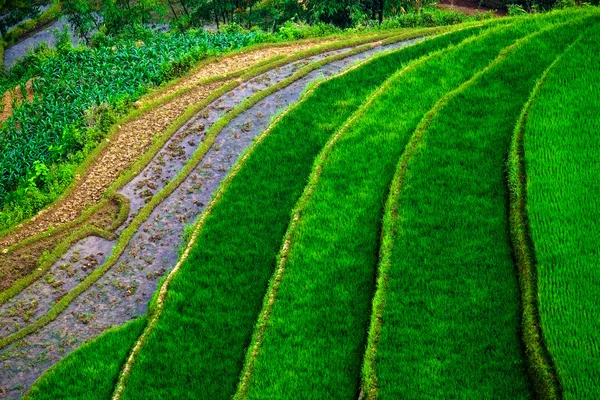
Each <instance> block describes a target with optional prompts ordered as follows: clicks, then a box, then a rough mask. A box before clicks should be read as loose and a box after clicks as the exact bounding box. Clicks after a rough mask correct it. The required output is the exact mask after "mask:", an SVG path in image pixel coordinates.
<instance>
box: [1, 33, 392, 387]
mask: <svg viewBox="0 0 600 400" xmlns="http://www.w3.org/2000/svg"><path fill="white" fill-rule="evenodd" d="M401 45H402V44H394V45H389V46H382V47H377V48H374V49H371V50H368V51H366V52H363V53H360V54H358V55H355V56H350V57H348V58H346V59H343V60H340V61H335V62H332V63H330V64H327V65H325V66H323V67H320V68H318V69H316V70H314V71H313V72H311V73H309V74H308V75H306V76H305V77H303V78H301V79H300V80H298V81H296V82H295V83H293V84H291V85H289V86H287V87H286V88H284V89H282V90H280V91H279V92H276V93H274V94H272V95H270V96H268V97H267V98H265V99H263V100H262V101H260V102H259V103H257V104H255V105H254V106H253V107H251V108H249V109H247V110H245V111H244V112H243V113H242V114H240V115H239V116H238V117H236V118H234V119H233V120H232V121H231V123H229V124H228V125H227V126H226V127H225V129H224V130H223V131H222V132H221V133H220V134H219V135H218V136H217V139H216V141H215V143H214V145H213V146H212V147H211V149H210V150H209V152H208V153H207V154H206V156H205V157H204V159H203V160H202V161H201V162H200V164H199V165H198V166H197V167H196V168H195V170H194V171H193V172H192V173H191V174H190V175H189V176H188V177H187V178H186V179H185V181H184V182H183V183H182V184H181V185H180V186H179V187H178V188H177V189H176V190H175V191H174V192H173V193H171V195H170V196H168V197H167V198H166V199H165V200H164V201H163V202H162V203H161V204H160V205H159V206H158V207H157V208H156V209H155V210H154V211H153V212H152V214H151V215H150V217H149V218H148V219H147V220H146V221H145V222H144V223H143V225H142V226H141V227H140V229H139V230H138V232H137V233H136V234H135V235H134V237H133V238H132V240H131V241H130V242H129V244H128V246H127V248H126V251H125V253H124V254H123V255H122V256H121V258H120V259H119V262H118V263H117V265H116V266H115V267H114V268H112V269H111V270H109V271H108V272H107V273H106V274H105V275H104V276H103V277H102V278H100V280H98V281H97V282H96V283H95V284H94V285H92V287H90V288H89V289H88V290H87V291H85V292H84V293H83V294H82V295H81V296H79V297H78V298H77V299H76V300H75V301H73V302H72V303H71V304H70V306H69V307H68V309H67V310H65V312H63V313H62V314H60V315H59V317H58V318H57V319H55V320H54V321H53V322H51V323H49V324H48V325H46V326H45V327H43V328H42V329H41V330H39V331H38V332H36V333H35V334H33V335H30V336H29V337H27V338H25V339H22V340H20V341H17V342H16V343H14V344H12V345H10V346H9V347H7V348H5V349H2V350H1V351H0V370H2V371H3V374H2V377H1V378H0V393H3V390H4V391H5V392H4V393H6V396H5V398H18V397H19V396H20V395H21V394H22V393H23V392H24V391H26V389H27V388H29V387H30V386H31V384H32V383H33V382H34V380H35V379H37V377H39V376H40V374H41V373H42V372H43V371H45V370H46V369H47V368H48V367H50V366H51V365H53V364H55V363H56V362H57V361H59V360H60V359H61V358H62V357H64V356H65V355H66V354H68V353H70V352H71V351H72V350H74V349H75V348H77V347H78V346H79V345H80V344H81V343H82V342H84V341H87V340H90V339H92V338H94V337H96V336H98V335H99V334H100V333H102V332H103V331H105V330H106V329H107V328H109V327H111V326H114V325H121V324H123V323H125V322H127V321H129V320H130V319H132V318H135V317H137V316H139V315H142V314H144V313H145V312H146V307H147V302H148V300H149V299H150V297H151V296H152V294H153V293H154V291H155V290H156V287H157V279H158V278H159V277H161V276H162V275H164V274H165V273H166V272H167V271H168V270H170V269H171V268H172V267H173V265H174V264H175V263H176V262H177V259H178V248H179V246H180V245H181V244H182V242H181V236H182V233H183V230H184V227H185V224H186V223H188V222H192V221H193V220H194V219H195V218H197V217H198V216H199V215H200V214H201V213H202V211H203V210H204V207H205V204H207V203H208V202H209V200H210V198H211V197H212V195H213V193H214V192H215V190H216V189H217V188H218V186H219V184H220V182H221V181H222V180H223V179H224V177H225V176H226V175H227V173H228V171H229V169H230V168H231V167H232V166H233V165H234V164H235V162H236V161H237V159H238V157H239V156H240V155H241V154H242V153H243V151H244V150H245V149H246V148H247V147H248V146H249V145H250V144H251V143H252V141H253V140H254V138H255V137H256V136H257V135H258V134H259V133H260V132H262V131H263V130H264V129H265V128H266V126H267V125H268V124H269V121H270V120H271V118H272V117H273V116H274V115H276V114H277V113H279V112H280V111H281V110H282V109H284V108H286V107H288V106H289V105H290V104H292V103H294V102H296V101H297V100H298V98H299V97H300V95H301V93H302V92H303V91H304V88H305V87H306V85H307V84H308V83H309V82H311V81H313V80H314V79H317V78H319V77H320V76H330V75H333V74H336V73H338V72H340V71H343V70H344V69H345V68H347V67H348V66H349V65H351V64H352V63H353V62H356V61H359V60H361V59H364V58H366V57H368V56H370V55H372V54H374V53H378V52H381V51H384V50H387V49H392V48H397V47H399V46H401ZM342 51H343V50H342ZM339 52H341V51H336V52H330V53H329V54H325V55H320V56H315V57H311V58H310V59H308V60H302V61H299V62H296V63H293V64H290V65H287V66H284V67H282V68H277V69H275V70H272V71H269V72H267V73H265V74H263V75H261V76H258V77H256V78H254V79H252V80H250V81H249V82H247V83H245V84H243V85H240V86H239V87H238V88H236V89H234V90H232V91H231V92H229V93H227V94H225V95H224V96H222V97H220V98H219V99H217V100H216V101H214V102H213V103H211V104H210V105H209V106H208V107H206V108H205V109H204V110H202V111H200V112H199V113H198V114H197V115H196V116H195V117H193V118H192V119H191V120H190V121H188V123H187V124H185V125H184V126H183V127H182V128H181V129H180V130H179V131H178V132H177V133H176V134H175V135H174V137H173V138H172V139H171V140H170V141H169V143H167V144H166V145H165V147H164V148H163V149H162V150H161V152H159V153H158V154H157V155H156V156H155V158H154V159H153V161H152V162H151V163H150V164H149V165H148V166H147V168H146V169H145V170H144V171H143V172H142V173H141V174H140V175H139V176H138V177H137V178H136V179H134V180H133V181H132V182H130V183H129V184H128V185H126V186H125V187H124V188H123V190H121V193H122V194H124V195H125V196H127V197H129V198H130V200H131V203H132V207H131V215H135V214H136V213H137V212H138V211H139V210H140V208H141V207H143V205H144V204H145V201H146V199H147V198H148V196H151V195H150V194H149V193H148V190H150V192H151V193H154V192H155V191H158V190H160V188H161V187H163V186H164V185H165V184H166V183H167V182H168V181H169V180H170V179H171V178H172V177H173V174H174V173H176V172H177V171H178V169H179V168H180V166H181V165H182V164H183V163H185V162H186V160H188V159H189V157H190V154H191V152H193V150H194V149H195V148H196V147H197V146H198V144H199V143H201V142H202V140H203V137H204V132H205V131H206V130H207V129H209V127H210V126H211V125H212V124H214V123H215V122H216V121H217V120H218V119H219V118H220V116H222V115H223V114H224V113H225V112H227V111H228V110H229V109H231V108H232V107H234V106H235V105H238V104H241V103H242V102H243V101H244V100H245V99H247V98H248V97H250V96H251V95H252V94H253V93H255V92H257V91H260V90H263V89H264V88H266V87H269V86H271V85H273V84H274V83H276V82H280V81H282V80H283V79H285V78H286V77H288V76H290V75H291V74H293V73H294V72H295V71H297V70H298V69H299V68H301V67H302V66H303V65H306V63H308V62H314V61H317V60H318V59H321V58H323V57H324V56H326V55H330V54H336V53H339ZM154 186H156V187H154ZM113 245H114V242H110V241H104V240H96V239H92V238H88V239H86V241H85V242H80V243H79V244H77V245H76V246H77V247H76V248H74V249H71V250H70V252H69V253H67V255H66V256H65V257H63V260H60V261H59V262H57V263H56V264H55V265H54V266H53V267H52V270H51V272H50V274H52V276H58V274H62V275H60V276H61V277H64V278H65V279H68V278H66V276H67V275H69V273H68V272H66V275H65V271H64V269H65V267H64V264H66V262H65V260H67V261H69V260H70V261H71V262H70V263H69V262H67V263H69V264H70V268H73V269H82V268H81V267H82V265H87V263H92V264H93V263H99V262H102V257H103V256H104V255H105V254H107V253H108V252H109V248H111V247H112V246H113ZM75 252H79V254H78V255H77V257H75V261H73V257H74V255H75ZM86 257H87V260H86ZM82 259H83V261H82ZM86 268H87V267H86ZM91 269H93V268H90V270H91ZM83 273H84V272H76V273H74V274H73V277H75V276H78V277H81V276H82V274H83ZM35 285H42V286H39V287H36V288H35V289H32V290H31V291H29V293H25V292H24V293H22V294H20V295H19V296H23V297H22V298H20V300H21V303H22V304H31V302H32V301H37V303H36V304H37V306H38V307H40V306H42V301H41V299H40V298H38V297H36V294H35V293H46V294H48V293H50V296H52V287H51V284H48V282H46V280H43V279H41V280H39V281H38V282H36V284H35ZM44 285H47V286H44ZM48 285H49V286H48ZM32 288H33V286H32ZM27 296H33V297H27ZM47 306H48V305H44V306H42V308H44V307H47ZM2 310H3V312H2V316H0V320H1V321H2V323H3V325H2V326H3V332H6V329H8V331H11V329H12V328H11V327H10V321H11V318H14V315H12V316H11V313H10V311H9V308H8V306H7V307H3V308H2ZM29 313H30V316H29V318H30V319H32V320H34V319H36V317H37V315H39V311H37V310H33V311H31V310H30V311H29ZM16 318H19V317H16ZM13 321H14V320H13ZM21 322H22V323H23V321H21Z"/></svg>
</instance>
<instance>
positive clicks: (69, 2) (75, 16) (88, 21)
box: [62, 0, 98, 44]
mask: <svg viewBox="0 0 600 400" xmlns="http://www.w3.org/2000/svg"><path fill="white" fill-rule="evenodd" d="M94 11H95V10H94V9H93V8H92V5H91V3H90V2H89V1H85V0H63V2H62V14H63V15H64V16H65V18H66V19H67V21H68V22H69V24H71V26H72V27H73V28H74V29H75V32H76V33H77V35H78V36H79V37H80V38H82V39H84V40H85V42H86V43H87V44H89V42H90V33H91V32H92V30H93V29H94V28H96V29H98V22H97V20H96V16H95V14H94Z"/></svg>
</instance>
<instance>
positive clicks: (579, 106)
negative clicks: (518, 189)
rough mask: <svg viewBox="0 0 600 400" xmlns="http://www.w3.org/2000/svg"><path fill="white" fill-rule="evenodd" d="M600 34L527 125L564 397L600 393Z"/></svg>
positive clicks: (534, 230)
mask: <svg viewBox="0 0 600 400" xmlns="http://www.w3.org/2000/svg"><path fill="white" fill-rule="evenodd" d="M599 35H600V26H598V25H596V26H595V27H594V28H592V29H590V30H589V31H588V32H586V34H585V36H584V37H583V38H582V40H581V41H580V42H579V43H577V44H576V45H575V46H573V47H572V48H571V49H570V50H569V52H568V53H566V54H565V57H563V58H562V59H561V61H560V62H559V63H557V64H556V65H555V66H554V68H553V69H552V70H551V71H550V73H549V75H548V78H547V80H546V82H545V83H544V85H543V86H542V87H541V90H540V91H539V93H538V96H537V98H536V100H535V101H534V103H533V105H532V108H531V110H530V112H529V114H528V118H527V124H526V127H525V141H524V149H525V163H526V176H527V214H528V217H529V222H530V227H531V234H532V239H533V244H534V248H535V254H536V256H537V275H538V282H539V288H538V290H539V306H540V314H541V319H542V329H543V333H544V338H545V340H546V343H547V345H548V349H549V351H550V354H551V355H552V357H553V359H554V362H555V364H556V367H557V370H558V375H559V379H560V381H561V384H562V387H563V390H564V396H565V398H567V399H582V398H590V399H592V398H600V364H599V360H600V343H599V342H598V332H599V331H600V313H599V310H598V307H597V305H598V299H600V258H599V256H600V253H599V248H600V245H599V243H600V224H599V221H600V200H599V198H598V193H600V180H599V179H598V177H599V176H600V158H599V150H600V142H599V140H598V134H599V133H600V115H599V114H598V110H599V109H600V96H599V93H600V45H599V43H598V39H597V38H598V37H599Z"/></svg>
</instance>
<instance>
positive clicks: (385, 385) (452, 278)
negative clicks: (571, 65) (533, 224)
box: [367, 14, 597, 399]
mask: <svg viewBox="0 0 600 400" xmlns="http://www.w3.org/2000/svg"><path fill="white" fill-rule="evenodd" d="M580 15H581V14H580ZM593 23H597V19H590V18H587V19H585V20H582V19H576V20H574V22H571V23H568V24H566V25H557V26H555V27H553V28H552V29H550V30H544V31H541V32H539V33H538V34H535V35H532V36H529V37H527V38H526V39H525V40H523V41H521V42H520V43H518V45H517V46H515V47H513V48H512V49H510V51H508V52H506V53H505V54H503V55H502V56H501V57H500V58H498V59H497V60H496V62H494V63H493V64H491V65H490V67H489V68H488V69H487V70H486V71H485V72H484V73H482V74H479V75H478V76H477V77H476V78H475V79H473V80H471V81H470V82H468V84H466V85H464V86H463V87H462V88H461V89H460V90H457V91H455V92H453V93H451V94H450V95H449V96H447V97H446V98H445V99H444V100H443V101H442V102H440V103H438V105H437V106H436V108H435V109H434V110H432V112H430V113H429V114H428V116H427V117H426V118H425V119H424V120H423V121H422V123H421V125H420V127H419V128H418V129H417V131H416V132H415V134H414V136H413V139H412V140H411V143H410V145H409V147H408V153H407V154H409V157H405V158H403V159H402V161H401V164H399V165H398V170H397V171H398V172H397V178H396V180H397V181H399V182H401V185H400V186H399V187H398V189H399V191H398V192H397V195H396V197H395V198H394V199H393V200H394V202H393V203H394V204H391V205H390V208H388V213H389V212H392V211H395V213H396V215H392V216H386V219H387V222H388V224H389V225H388V226H387V227H386V229H387V232H386V233H387V235H386V236H384V240H390V241H391V243H388V247H387V249H388V251H389V254H385V253H384V254H382V257H383V260H386V259H387V262H388V263H389V265H387V268H386V269H385V270H384V272H385V274H384V275H383V276H382V277H380V279H379V290H381V288H382V287H383V288H384V290H385V296H384V298H382V297H381V293H378V295H379V297H378V299H379V301H381V302H382V312H381V316H380V318H381V330H380V332H379V335H378V340H377V345H376V348H375V350H376V351H375V352H374V356H372V357H373V365H374V367H373V368H374V375H375V379H374V380H373V381H374V382H375V386H376V390H372V391H370V392H369V395H370V397H371V398H375V397H376V398H381V399H393V398H407V399H410V398H414V399H424V398H470V399H471V398H473V399H480V398H481V399H483V398H510V399H519V398H530V396H531V395H530V392H529V389H528V385H527V379H526V377H525V369H524V366H523V362H522V351H521V348H520V347H521V346H520V343H519V320H520V313H519V296H518V289H517V281H516V277H515V269H514V266H513V262H512V254H511V247H510V242H509V239H508V231H509V229H508V223H507V216H506V210H507V200H506V199H507V193H506V186H505V157H506V153H507V150H508V147H509V142H510V138H511V133H512V131H513V127H514V125H515V122H516V120H517V118H518V116H519V112H520V110H521V107H522V106H523V104H524V103H525V101H526V100H527V98H528V95H529V93H530V92H531V89H532V88H533V86H534V84H535V82H536V79H537V78H538V77H539V76H540V75H541V74H542V73H543V72H544V70H545V69H546V68H547V67H548V66H549V65H550V64H551V63H552V61H553V60H554V59H555V58H556V57H557V56H559V55H560V54H561V53H562V52H563V51H564V50H565V48H566V47H567V46H568V45H569V44H570V43H572V42H573V40H575V39H576V38H577V37H578V36H579V34H580V32H581V31H582V29H584V28H586V27H587V26H589V25H591V24H593ZM533 54H535V57H533V56H532V55H533ZM392 193H394V192H393V191H392ZM376 299H377V298H376ZM367 357H369V354H368V355H367Z"/></svg>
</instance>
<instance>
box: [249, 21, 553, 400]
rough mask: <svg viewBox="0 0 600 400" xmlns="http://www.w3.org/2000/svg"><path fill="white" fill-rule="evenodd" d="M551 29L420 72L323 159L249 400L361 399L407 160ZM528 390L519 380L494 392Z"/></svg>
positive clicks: (476, 44) (527, 24) (424, 64)
mask: <svg viewBox="0 0 600 400" xmlns="http://www.w3.org/2000/svg"><path fill="white" fill-rule="evenodd" d="M544 21H545V20H544V19H529V20H524V21H521V22H518V23H515V24H513V25H509V26H506V27H499V28H496V29H493V30H489V31H486V32H484V33H482V34H481V35H479V36H475V37H473V38H470V39H468V40H466V41H464V42H463V43H461V44H460V45H458V46H456V47H452V48H449V49H446V50H443V51H441V52H440V53H437V54H434V55H433V56H431V57H427V58H425V59H422V60H419V61H417V62H415V63H414V64H411V65H410V66H408V67H407V68H406V69H405V70H402V71H400V72H399V73H398V74H397V75H396V76H394V77H392V78H391V79H390V80H389V81H388V82H386V84H385V85H384V87H383V90H382V91H381V92H380V93H378V95H377V97H376V98H375V99H374V100H373V102H372V103H370V104H368V105H367V106H366V107H364V108H363V109H362V110H361V113H362V115H360V117H359V118H357V119H355V120H354V122H352V123H351V124H350V125H349V126H348V127H347V129H345V130H344V131H342V132H341V133H340V136H339V140H337V141H336V142H335V143H331V146H330V147H328V148H326V150H325V151H324V152H323V153H322V154H321V156H320V158H319V159H318V161H317V164H316V166H315V169H314V175H313V179H312V180H311V181H310V182H309V186H308V189H307V191H305V195H304V196H303V198H302V200H301V201H300V203H299V205H298V208H297V214H296V215H298V218H299V219H298V222H296V223H295V224H294V225H292V227H291V228H290V229H291V230H290V234H289V237H290V238H291V240H290V244H289V249H288V250H284V251H283V253H282V254H281V259H282V260H283V262H284V263H285V271H284V272H283V273H281V274H280V276H278V277H277V279H274V280H273V283H274V284H275V285H277V287H278V288H277V289H276V291H275V293H276V299H275V301H274V305H273V311H272V313H271V317H270V320H269V321H268V322H267V323H266V329H265V332H264V334H263V335H258V336H262V337H263V338H262V341H263V344H262V349H259V350H258V356H257V358H256V362H255V363H254V365H253V369H254V373H253V375H252V376H251V378H250V383H249V384H248V386H249V387H248V389H247V395H246V396H245V397H247V398H250V399H289V398H294V395H295V393H302V396H301V397H302V398H303V399H334V398H335V399H343V398H347V399H350V398H356V397H357V395H358V394H359V393H358V392H359V383H360V367H361V360H362V358H363V354H364V346H365V342H366V337H367V335H366V333H367V328H368V324H369V316H370V309H371V299H372V294H373V291H374V279H375V271H376V268H377V262H378V249H379V238H380V228H381V216H382V214H383V208H384V203H385V198H386V196H387V194H388V188H389V185H390V182H391V180H392V178H393V176H394V172H395V167H396V164H397V162H398V159H399V157H400V156H401V154H402V151H403V150H404V148H405V146H406V144H407V142H408V140H409V138H410V136H411V133H412V132H413V131H414V130H415V128H416V127H417V125H418V123H419V121H420V120H421V118H423V115H424V114H425V112H426V111H427V110H429V109H430V108H432V107H433V106H434V104H435V103H436V101H438V99H440V98H441V97H442V96H444V94H445V93H447V92H448V91H450V90H453V89H455V88H457V87H458V86H459V85H461V83H463V82H464V81H466V80H468V79H469V78H470V77H471V76H473V75H474V74H475V73H477V71H479V70H480V69H482V68H484V67H485V66H486V65H488V64H489V62H490V61H492V60H494V58H496V57H497V56H498V54H499V53H500V52H501V51H502V50H503V49H504V48H505V47H506V46H508V45H511V44H512V43H514V42H515V41H516V40H517V39H519V38H520V37H522V36H524V35H527V34H528V33H531V32H534V31H536V30H537V29H540V27H543V26H545V25H546V23H545V22H544ZM523 381H524V378H523V375H522V374H514V375H513V376H509V377H507V379H504V380H502V379H495V380H494V382H492V384H495V385H497V386H499V387H511V386H519V385H522V383H523ZM244 391H245V390H244ZM239 397H240V398H241V397H244V396H243V395H241V396H239Z"/></svg>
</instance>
